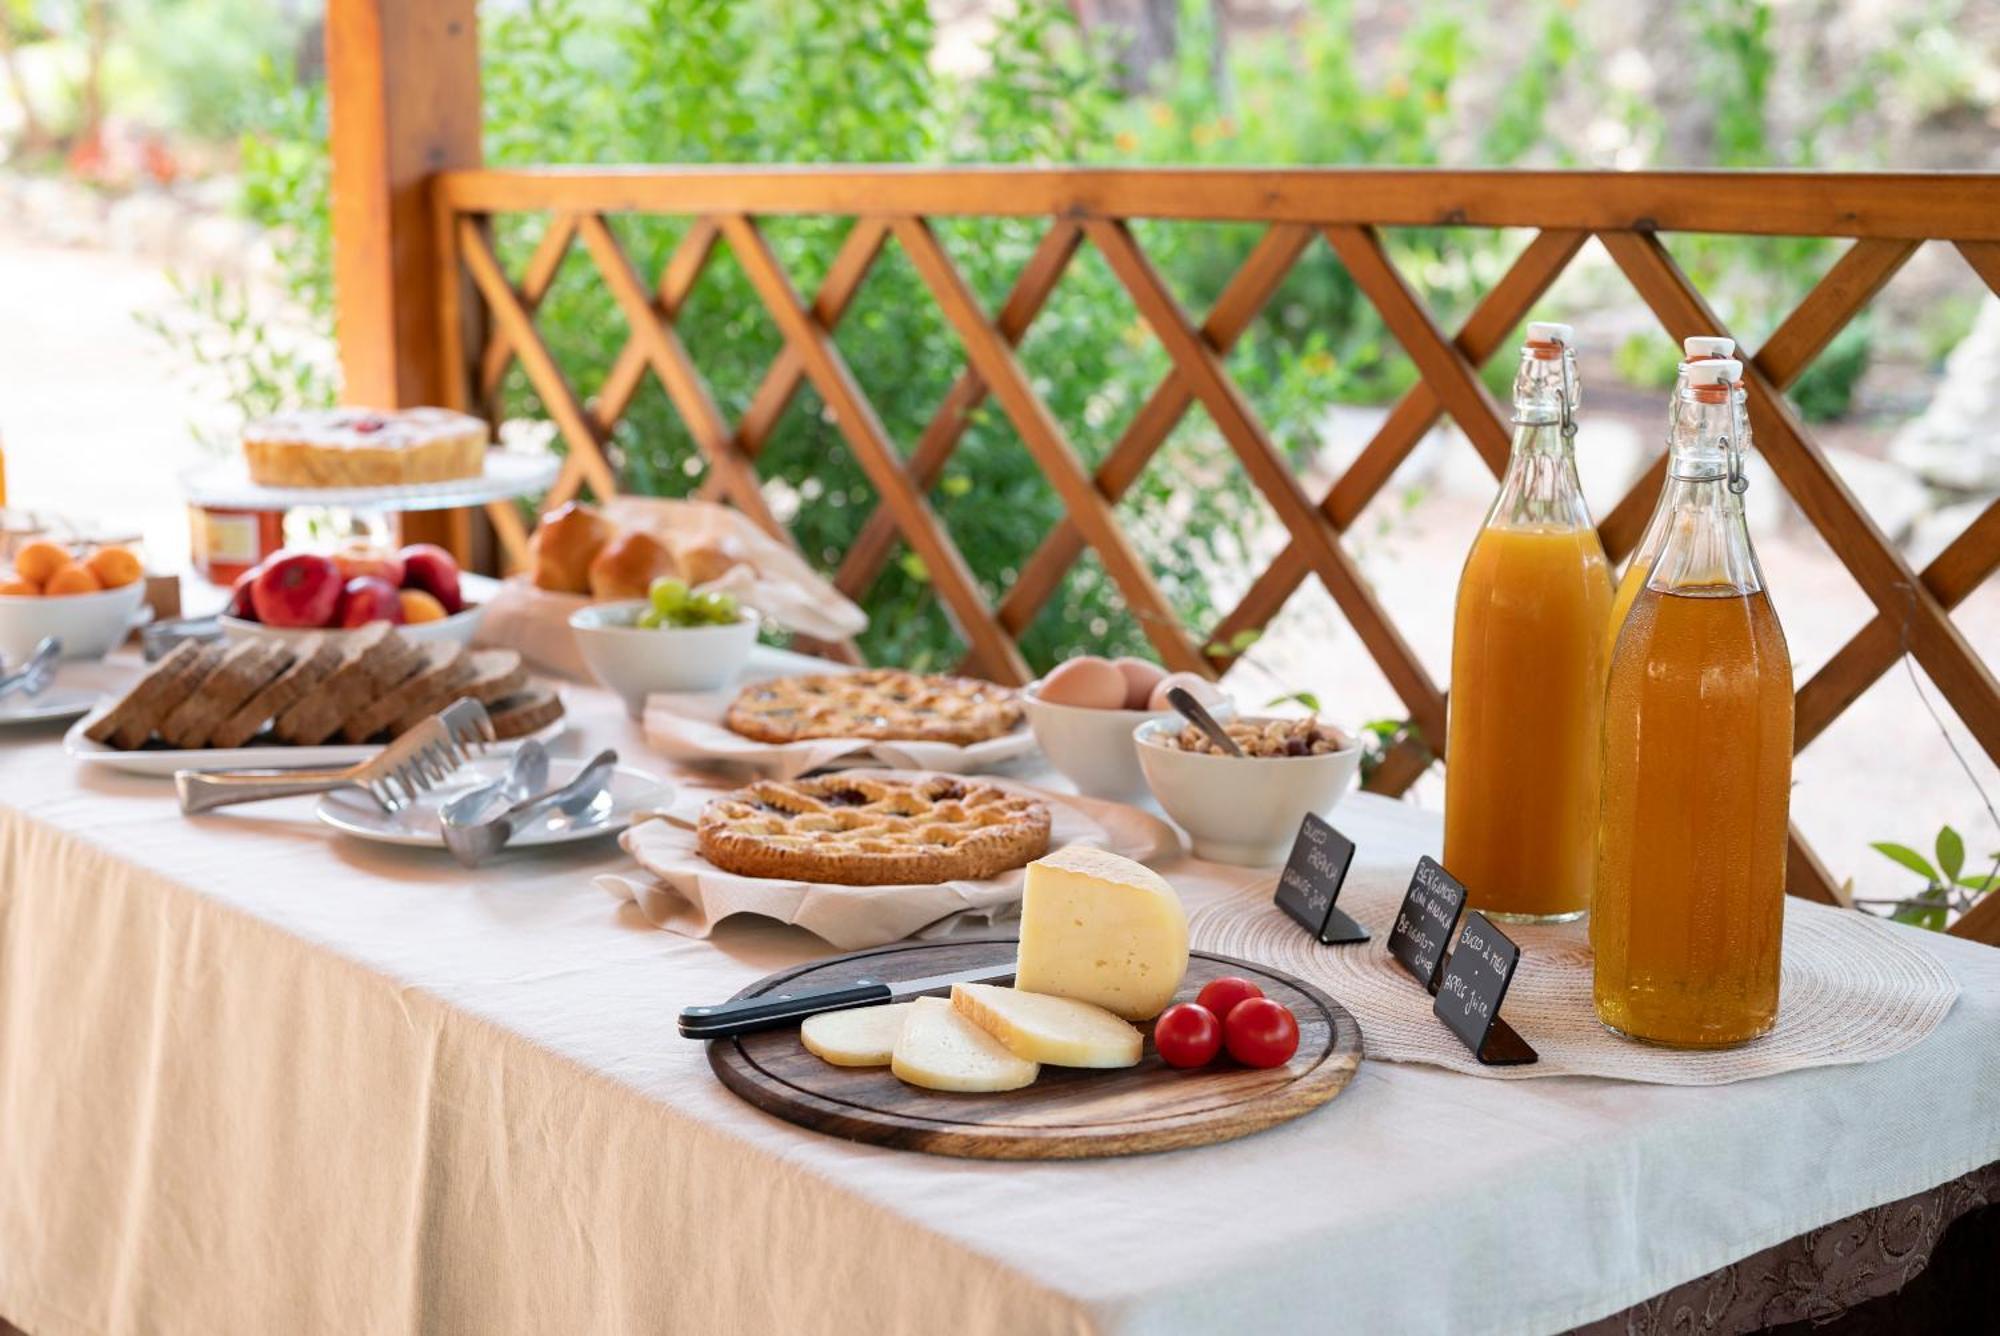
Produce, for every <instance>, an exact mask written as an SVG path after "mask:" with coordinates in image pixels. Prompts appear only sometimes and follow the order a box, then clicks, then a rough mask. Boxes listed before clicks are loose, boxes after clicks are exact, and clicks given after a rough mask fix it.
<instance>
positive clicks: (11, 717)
mask: <svg viewBox="0 0 2000 1336" xmlns="http://www.w3.org/2000/svg"><path fill="white" fill-rule="evenodd" d="M102 699H104V693H103V692H101V691H85V690H83V689H81V688H79V687H50V688H49V689H48V690H46V691H44V692H42V694H41V695H39V696H23V695H22V694H21V693H20V692H18V691H17V692H14V693H13V694H12V695H7V696H0V725H6V724H43V723H48V722H50V721H52V720H56V719H74V718H76V717H77V716H78V715H80V714H89V713H90V712H91V710H92V709H93V708H94V707H95V706H96V705H97V702H98V701H100V700H102Z"/></svg>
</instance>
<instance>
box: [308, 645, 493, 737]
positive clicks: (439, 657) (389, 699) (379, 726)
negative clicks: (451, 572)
mask: <svg viewBox="0 0 2000 1336" xmlns="http://www.w3.org/2000/svg"><path fill="white" fill-rule="evenodd" d="M418 652H419V654H420V655H421V656H422V659H423V662H422V663H421V665H420V666H419V667H418V668H417V671H416V672H414V673H412V674H411V675H410V676H408V677H406V678H404V679H403V681H402V682H401V683H400V684H398V685H397V686H396V687H395V688H394V689H393V690H391V691H388V692H386V693H385V694H383V695H380V696H377V697H375V698H374V699H372V700H370V701H368V702H367V703H366V704H364V705H363V706H362V707H361V709H360V710H359V711H357V712H356V713H355V714H354V715H353V717H351V718H350V719H348V721H347V722H346V723H344V724H342V725H341V726H340V736H341V739H342V740H343V741H346V742H366V741H368V739H370V738H372V737H374V736H375V735H376V734H377V733H380V732H382V731H383V730H385V729H387V728H389V727H390V726H391V725H393V724H394V723H395V722H396V721H397V720H399V719H401V718H402V717H403V716H404V715H406V714H408V715H415V716H417V717H418V718H423V717H426V716H429V715H433V714H436V713H437V712H438V711H439V710H440V709H442V708H443V707H444V706H446V705H448V704H450V703H451V702H452V701H453V700H455V699H457V691H458V688H459V686H460V685H462V684H463V683H465V682H466V681H468V680H470V679H471V677H472V651H471V650H468V649H467V648H466V647H465V646H464V645H461V644H459V643H458V642H457V641H433V642H431V643H430V644H427V645H423V646H421V647H419V650H418Z"/></svg>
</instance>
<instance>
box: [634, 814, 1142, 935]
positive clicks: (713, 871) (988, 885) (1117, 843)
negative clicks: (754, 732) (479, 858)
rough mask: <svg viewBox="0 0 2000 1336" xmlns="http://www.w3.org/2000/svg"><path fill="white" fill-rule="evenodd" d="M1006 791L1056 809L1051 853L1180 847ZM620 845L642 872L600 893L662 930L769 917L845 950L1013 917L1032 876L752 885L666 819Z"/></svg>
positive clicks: (643, 825)
mask: <svg viewBox="0 0 2000 1336" xmlns="http://www.w3.org/2000/svg"><path fill="white" fill-rule="evenodd" d="M1006 787H1007V788H1010V789H1013V790H1016V791H1019V792H1023V793H1028V794H1032V795H1033V796H1035V797H1037V798H1040V799H1041V800H1042V801H1044V802H1046V803H1047V804H1048V805H1049V816H1050V819H1051V829H1050V832H1049V847H1050V848H1051V849H1059V848H1062V847H1063V846H1064V845H1069V844H1089V845H1095V846H1096V847H1098V848H1101V849H1109V850H1110V851H1112V852H1113V853H1119V854H1123V855H1125V856H1126V857H1127V858H1133V859H1137V860H1139V861H1140V862H1146V861H1149V860H1153V859H1157V858H1159V857H1161V856H1162V855H1164V854H1168V853H1172V852H1176V851H1178V849H1179V847H1180V838H1179V836H1177V835H1176V834H1175V833H1174V831H1173V828H1172V827H1170V826H1168V825H1167V824H1166V823H1165V822H1164V821H1161V820H1160V819H1159V818H1158V817H1155V816H1152V815H1149V814H1148V813H1145V812H1142V811H1140V810H1139V809H1138V808H1135V807H1128V806H1126V805H1125V804H1123V803H1113V802H1105V801H1102V800H1101V799H1096V798H1081V797H1076V796H1073V795H1070V794H1062V793H1050V792H1047V791H1046V790H1043V789H1036V788H1031V787H1028V786H1026V785H1021V784H1008V785H1006ZM714 796H715V795H714V794H713V793H710V792H702V791H692V792H690V791H683V792H682V793H681V794H680V795H679V796H678V797H677V798H676V800H675V802H674V804H673V806H672V807H670V808H669V809H667V810H668V811H669V812H670V813H671V814H672V815H673V816H674V817H677V818H679V819H680V820H681V821H684V822H689V823H692V822H693V821H694V819H695V818H696V817H697V816H698V815H699V814H700V812H701V809H702V807H703V805H704V804H705V803H706V802H707V801H708V800H709V799H710V798H712V797H714ZM618 842H619V843H620V844H621V845H623V846H624V848H625V850H626V852H628V853H630V854H631V855H632V856H633V857H634V858H636V859H638V861H639V865H640V869H641V870H640V871H637V872H633V873H608V874H605V875H603V876H600V877H598V878H597V879H596V880H597V885H598V886H599V887H601V888H602V889H603V890H605V891H606V892H608V893H609V894H611V895H612V896H614V897H616V898H618V899H620V900H630V901H631V902H632V903H633V904H634V905H636V906H637V907H638V909H639V912H640V913H641V914H643V915H644V916H645V918H646V920H647V922H649V923H651V924H652V925H653V926H654V927H656V928H665V929H666V930H668V931H669V932H677V933H680V934H681V935H683V936H686V937H706V936H708V935H709V934H710V933H711V932H713V931H714V930H715V925H716V924H718V923H720V922H721V921H722V920H723V919H726V918H728V917H729V916H730V915H732V914H759V915H762V916H763V917H765V918H772V919H776V920H778V921H779V922H780V923H790V924H796V925H797V926H798V927H801V928H804V929H806V930H807V931H808V932H811V933H813V934H815V935H817V936H819V937H820V938H822V939H824V940H825V941H826V942H828V943H829V944H831V945H833V946H835V947H838V948H840V949H841V950H843V951H856V950H860V949H861V948H862V947H867V946H881V945H883V944H884V943H887V942H897V941H901V940H903V939H904V938H906V937H910V936H919V937H935V936H944V935H947V934H949V933H951V932H953V931H955V930H958V929H960V928H962V927H965V926H967V925H968V924H971V923H985V924H992V923H998V922H1001V921H1004V920H1006V919H1009V918H1012V917H1013V916H1014V915H1015V914H1016V913H1017V912H1018V910H1019V905H1020V899H1021V885H1022V883H1023V881H1024V880H1025V879H1026V876H1027V873H1026V871H1025V870H1024V869H1021V868H1016V869H1015V870H1014V871H1012V872H1009V873H1006V874H1005V875H1003V876H999V877H992V878H988V879H987V880H984V881H948V882H943V883H940V884H937V885H917V886H838V885H833V884H830V883H826V882H808V881H789V880H782V879H779V878H774V877H743V876H738V875H737V874H736V873H733V872H724V871H723V870H722V869H721V868H718V867H716V866H715V865H714V864H713V863H710V862H709V861H708V860H707V859H705V858H703V857H702V856H701V854H700V853H699V852H698V851H697V849H696V846H695V834H694V831H692V830H690V829H688V828H687V827H686V826H683V825H677V824H675V823H674V822H672V821H668V820H662V819H658V818H655V819H651V820H648V819H646V818H644V817H641V818H639V819H637V820H635V822H634V823H633V825H632V826H631V828H630V829H628V830H627V831H626V832H625V833H624V834H623V835H621V836H619V840H618Z"/></svg>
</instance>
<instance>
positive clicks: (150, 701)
mask: <svg viewBox="0 0 2000 1336" xmlns="http://www.w3.org/2000/svg"><path fill="white" fill-rule="evenodd" d="M220 657H221V651H219V650H217V649H215V648H213V647H212V646H209V645H202V644H197V643H196V642H194V641H192V640H184V641H182V642H181V643H180V644H178V645H176V646H174V648H173V649H172V650H170V651H168V653H167V655H166V657H164V658H162V659H161V660H160V661H159V662H158V663H156V664H154V665H153V666H152V668H150V669H149V670H147V673H146V675H145V676H144V677H142V678H140V679H139V681H138V682H137V683H136V684H135V685H134V686H133V687H132V689H131V690H130V691H128V692H126V693H125V695H124V697H123V698H122V699H120V700H119V701H118V703H117V704H115V705H113V706H112V707H111V708H110V709H109V710H107V711H105V712H104V713H103V714H102V715H100V716H99V717H98V718H97V719H96V720H95V721H94V722H92V723H91V724H90V725H89V726H88V727H87V728H86V729H85V730H84V736H85V737H88V738H90V739H91V740H92V741H93V742H102V743H105V744H106V745H108V746H112V747H116V748H118V749H119V750H120V751H131V750H132V749H133V748H135V747H138V746H141V745H143V744H144V743H145V741H146V739H148V738H150V737H152V736H153V729H154V728H155V727H156V726H157V725H158V724H159V722H160V720H162V719H164V718H166V716H167V713H168V711H170V710H172V709H173V708H174V707H175V706H176V705H178V704H180V703H181V702H182V701H183V700H185V699H186V698H187V694H188V692H190V691H192V690H193V689H194V686H195V684H196V683H197V682H199V681H201V679H202V676H203V675H204V674H206V673H207V672H208V670H209V668H210V667H211V666H213V665H214V663H215V661H216V660H217V659H218V658H220Z"/></svg>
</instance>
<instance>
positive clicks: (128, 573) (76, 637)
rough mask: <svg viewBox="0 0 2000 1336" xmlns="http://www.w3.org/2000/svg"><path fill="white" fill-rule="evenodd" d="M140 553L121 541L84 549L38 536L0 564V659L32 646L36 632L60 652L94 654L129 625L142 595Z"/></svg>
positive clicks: (97, 655) (69, 656) (77, 656)
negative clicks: (58, 644)
mask: <svg viewBox="0 0 2000 1336" xmlns="http://www.w3.org/2000/svg"><path fill="white" fill-rule="evenodd" d="M143 575H144V571H143V569H142V568H141V567H140V564H139V558H138V557H136V556H134V555H133V554H132V553H131V551H129V550H128V549H126V548H123V547H99V548H95V549H86V548H83V547H69V546H65V545H63V544H60V543H53V542H49V541H47V540H45V539H39V540H37V541H35V542H32V543H28V544H26V545H24V546H23V547H22V548H21V550H20V551H18V552H16V553H15V554H14V566H13V569H12V570H11V571H0V660H5V661H6V662H9V663H12V662H13V661H15V660H16V659H22V658H26V657H27V656H28V655H29V654H31V653H33V652H34V648H35V645H36V644H37V643H38V642H40V640H41V638H42V637H43V636H55V637H57V638H59V639H60V640H61V641H62V647H63V657H64V658H65V659H101V658H103V657H104V656H105V655H106V654H108V653H109V652H110V651H111V648H112V646H114V645H116V644H117V643H118V642H119V641H121V640H123V639H124V638H125V635H126V633H127V632H128V631H130V630H131V629H132V619H133V616H134V614H136V613H137V612H138V611H139V605H140V604H141V603H142V602H144V601H145V598H146V585H145V581H144V580H143V579H142V578H141V577H142V576H143Z"/></svg>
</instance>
